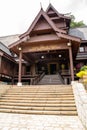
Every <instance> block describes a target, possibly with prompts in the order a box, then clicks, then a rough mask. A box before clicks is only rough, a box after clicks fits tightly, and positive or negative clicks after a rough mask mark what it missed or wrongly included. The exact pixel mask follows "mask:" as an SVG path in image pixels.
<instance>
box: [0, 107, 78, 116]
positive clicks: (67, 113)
mask: <svg viewBox="0 0 87 130" xmlns="http://www.w3.org/2000/svg"><path fill="white" fill-rule="evenodd" d="M0 112H7V113H19V114H41V115H67V116H76V115H77V112H76V111H45V110H43V111H42V110H27V111H26V110H15V109H0Z"/></svg>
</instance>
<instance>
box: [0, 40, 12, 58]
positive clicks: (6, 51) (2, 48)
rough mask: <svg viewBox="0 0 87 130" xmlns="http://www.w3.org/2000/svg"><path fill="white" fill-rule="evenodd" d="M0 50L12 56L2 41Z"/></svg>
mask: <svg viewBox="0 0 87 130" xmlns="http://www.w3.org/2000/svg"><path fill="white" fill-rule="evenodd" d="M0 50H1V51H3V52H4V53H6V54H8V55H10V56H12V54H11V52H10V50H9V49H8V48H7V47H6V46H5V45H4V44H3V43H2V42H0Z"/></svg>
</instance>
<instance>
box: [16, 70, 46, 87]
mask: <svg viewBox="0 0 87 130" xmlns="http://www.w3.org/2000/svg"><path fill="white" fill-rule="evenodd" d="M44 75H45V73H44V72H40V73H39V74H35V75H31V74H26V75H22V76H21V79H22V80H24V81H28V80H29V82H30V85H35V84H38V82H39V81H40V80H41V79H42V78H43V76H44ZM14 80H16V81H18V75H15V76H14Z"/></svg>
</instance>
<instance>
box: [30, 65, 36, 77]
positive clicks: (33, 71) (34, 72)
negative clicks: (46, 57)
mask: <svg viewBox="0 0 87 130" xmlns="http://www.w3.org/2000/svg"><path fill="white" fill-rule="evenodd" d="M30 71H31V74H32V75H35V74H36V66H35V64H32V66H31V70H30Z"/></svg>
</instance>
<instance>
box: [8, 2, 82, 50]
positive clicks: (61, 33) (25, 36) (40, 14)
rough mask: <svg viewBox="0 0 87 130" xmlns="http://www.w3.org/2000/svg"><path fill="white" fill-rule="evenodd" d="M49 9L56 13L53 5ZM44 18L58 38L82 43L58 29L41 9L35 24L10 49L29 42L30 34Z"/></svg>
mask: <svg viewBox="0 0 87 130" xmlns="http://www.w3.org/2000/svg"><path fill="white" fill-rule="evenodd" d="M49 8H52V9H53V10H54V11H56V10H55V9H54V7H53V6H52V5H51V4H50V5H49V7H48V9H47V10H49ZM56 12H57V11H56ZM57 14H58V15H60V14H59V13H58V12H57ZM42 16H43V18H44V19H45V20H46V21H47V23H48V24H49V25H50V27H51V28H52V29H53V30H54V32H55V34H56V35H57V36H58V38H59V37H60V38H64V39H68V40H72V41H76V42H79V43H80V41H81V39H80V38H78V37H74V36H70V35H68V34H66V31H65V30H63V29H59V28H57V27H56V25H55V23H54V22H53V21H52V20H51V19H50V17H49V16H48V15H47V13H46V12H45V11H44V10H43V9H42V8H41V10H40V11H39V13H38V15H37V16H36V18H35V19H34V21H33V23H32V24H31V26H30V28H29V29H28V30H27V31H26V32H25V33H23V34H22V35H20V36H19V37H20V39H19V40H18V41H17V42H15V43H13V44H11V45H9V48H13V47H15V46H17V45H19V44H22V42H24V41H27V40H29V39H30V37H29V35H30V33H31V32H32V30H33V29H34V27H35V25H36V24H37V22H38V21H39V19H40V18H41V17H42ZM62 16H63V15H60V17H62ZM64 17H65V16H64Z"/></svg>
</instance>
